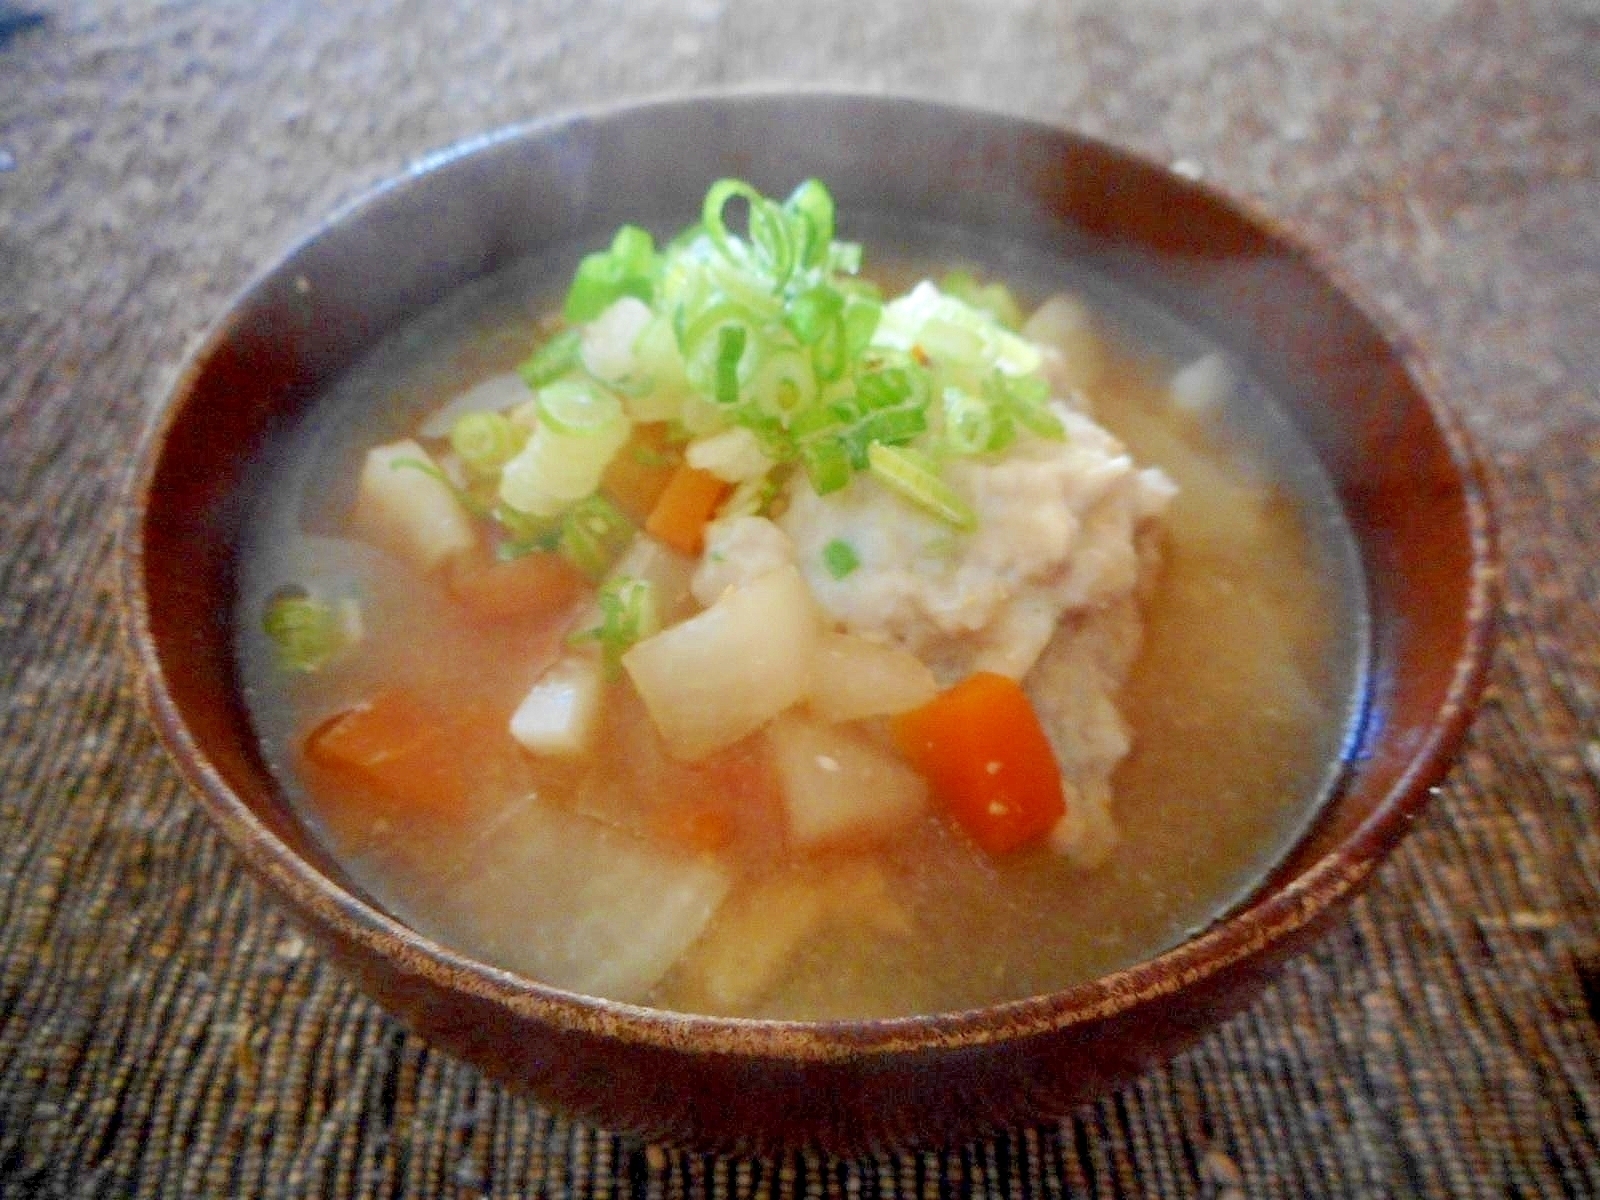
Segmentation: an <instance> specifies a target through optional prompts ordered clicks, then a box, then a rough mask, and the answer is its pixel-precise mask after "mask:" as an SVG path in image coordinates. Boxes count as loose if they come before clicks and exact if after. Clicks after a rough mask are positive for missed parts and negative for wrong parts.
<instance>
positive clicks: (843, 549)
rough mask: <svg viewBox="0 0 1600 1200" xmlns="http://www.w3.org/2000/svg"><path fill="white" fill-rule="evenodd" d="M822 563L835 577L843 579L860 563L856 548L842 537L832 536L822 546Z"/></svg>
mask: <svg viewBox="0 0 1600 1200" xmlns="http://www.w3.org/2000/svg"><path fill="white" fill-rule="evenodd" d="M822 565H823V566H825V567H827V568H828V574H829V575H832V576H833V577H834V578H835V579H843V578H844V577H845V576H846V575H849V574H850V573H851V572H852V571H854V570H855V569H856V568H857V567H859V566H860V565H861V557H860V555H858V554H857V553H856V548H855V547H854V546H852V545H851V544H850V543H849V542H847V541H845V540H844V539H842V538H834V539H833V541H831V542H829V543H828V544H827V545H826V546H824V547H823V548H822Z"/></svg>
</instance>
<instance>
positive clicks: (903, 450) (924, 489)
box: [867, 442, 978, 530]
mask: <svg viewBox="0 0 1600 1200" xmlns="http://www.w3.org/2000/svg"><path fill="white" fill-rule="evenodd" d="M867 465H868V469H869V470H870V471H871V472H872V474H873V475H874V476H875V477H877V478H878V479H879V480H881V481H882V482H883V483H884V484H885V485H887V486H888V487H889V488H890V489H892V490H893V491H895V492H897V493H899V494H900V495H901V496H903V497H904V498H905V499H907V500H909V501H911V503H913V504H915V505H916V506H917V507H919V508H922V509H925V510H926V511H928V512H930V513H932V514H933V515H934V516H936V517H938V518H939V519H940V520H941V521H944V522H946V523H947V524H949V525H953V526H955V527H956V528H957V529H961V530H970V529H974V528H976V527H977V524H978V514H977V513H975V512H973V511H972V507H971V506H970V505H969V504H967V502H966V501H965V500H963V499H962V498H961V497H960V496H959V495H957V494H956V490H955V489H954V488H952V487H951V486H950V485H949V484H948V483H946V482H945V481H944V480H942V479H940V478H939V473H938V471H937V470H935V469H934V466H933V464H932V463H931V462H930V461H929V460H928V458H927V457H926V456H925V455H922V454H919V453H917V451H915V450H912V449H910V448H909V447H906V446H885V445H883V444H882V443H881V442H874V443H872V445H870V446H868V447H867Z"/></svg>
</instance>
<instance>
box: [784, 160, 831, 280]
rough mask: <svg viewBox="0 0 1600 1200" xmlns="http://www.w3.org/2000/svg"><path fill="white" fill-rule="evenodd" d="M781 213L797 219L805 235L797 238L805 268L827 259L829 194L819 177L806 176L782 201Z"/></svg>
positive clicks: (816, 265)
mask: <svg viewBox="0 0 1600 1200" xmlns="http://www.w3.org/2000/svg"><path fill="white" fill-rule="evenodd" d="M783 207H784V211H785V212H790V213H793V214H794V215H795V216H797V217H799V218H800V221H801V222H802V224H803V226H804V229H805V236H804V237H803V238H802V239H801V249H800V263H801V265H802V266H806V267H820V266H824V265H826V263H827V261H828V249H829V245H830V243H832V241H833V222H834V207H833V196H832V194H830V193H829V191H828V189H827V188H826V187H824V186H823V185H822V183H821V182H820V181H819V180H816V179H807V180H806V181H805V182H804V183H802V184H801V185H800V186H799V187H797V188H795V189H794V191H792V192H790V193H789V198H788V199H787V200H785V201H784V202H783Z"/></svg>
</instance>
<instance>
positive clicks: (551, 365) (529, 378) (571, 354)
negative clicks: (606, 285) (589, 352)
mask: <svg viewBox="0 0 1600 1200" xmlns="http://www.w3.org/2000/svg"><path fill="white" fill-rule="evenodd" d="M602 311H603V310H602ZM582 349H583V334H582V333H581V332H580V331H578V330H576V329H563V330H562V331H561V332H560V333H558V334H556V335H555V337H553V338H551V339H550V340H549V341H548V342H546V343H545V344H544V345H542V346H540V347H539V348H538V349H537V350H535V351H534V352H533V354H532V355H530V356H529V357H528V358H527V359H526V360H525V361H524V362H522V363H520V364H519V365H518V366H517V374H518V375H521V376H522V381H523V382H524V383H526V384H527V385H528V386H529V387H530V388H532V389H533V390H534V391H538V390H539V389H540V388H542V387H543V386H544V385H545V384H547V383H553V382H554V381H555V380H557V379H559V378H561V376H563V375H565V374H566V373H567V372H568V371H570V370H572V368H573V367H575V366H577V365H578V359H579V352H580V351H581V350H582Z"/></svg>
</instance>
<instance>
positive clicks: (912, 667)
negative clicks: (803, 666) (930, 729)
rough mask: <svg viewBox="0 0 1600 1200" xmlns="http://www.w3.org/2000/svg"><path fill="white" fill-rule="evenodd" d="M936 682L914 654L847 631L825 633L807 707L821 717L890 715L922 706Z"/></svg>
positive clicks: (935, 689) (842, 718)
mask: <svg viewBox="0 0 1600 1200" xmlns="http://www.w3.org/2000/svg"><path fill="white" fill-rule="evenodd" d="M938 691H939V683H938V681H937V680H936V679H934V677H933V672H932V671H930V670H929V669H928V667H927V665H926V664H925V663H924V662H923V661H922V660H921V659H919V658H918V657H917V656H916V655H914V654H912V653H910V652H909V651H906V650H902V649H900V648H899V647H898V646H886V645H883V644H882V643H881V642H873V641H868V640H867V639H866V638H863V637H857V636H856V635H854V634H850V633H825V634H823V635H822V639H821V641H820V642H819V644H818V646H817V660H816V663H815V664H814V665H813V667H812V672H811V707H812V709H813V710H814V711H815V712H816V714H817V715H818V716H819V717H821V718H822V719H823V720H825V721H830V722H834V723H837V722H839V721H856V720H860V719H861V718H862V717H882V716H890V715H893V714H894V713H900V712H905V711H906V710H907V709H909V708H916V707H917V706H918V705H922V704H926V703H927V702H928V701H929V700H932V699H933V698H934V696H935V695H936V694H937V693H938Z"/></svg>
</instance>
